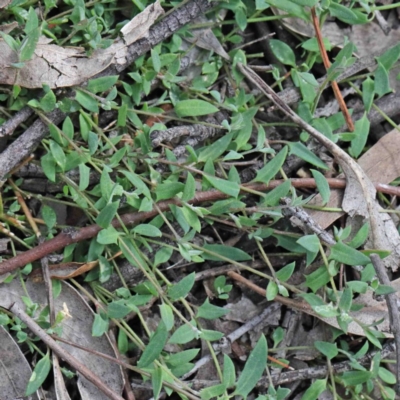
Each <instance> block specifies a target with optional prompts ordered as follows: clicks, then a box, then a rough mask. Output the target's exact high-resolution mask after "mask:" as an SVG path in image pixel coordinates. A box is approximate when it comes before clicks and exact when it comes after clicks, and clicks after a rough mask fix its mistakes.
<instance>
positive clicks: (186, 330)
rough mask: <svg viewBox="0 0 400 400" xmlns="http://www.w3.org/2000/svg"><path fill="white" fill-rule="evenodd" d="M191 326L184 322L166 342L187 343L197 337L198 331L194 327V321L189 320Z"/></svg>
mask: <svg viewBox="0 0 400 400" xmlns="http://www.w3.org/2000/svg"><path fill="white" fill-rule="evenodd" d="M191 325H192V326H189V325H187V324H184V325H182V326H180V327H179V328H178V329H177V330H176V331H175V332H174V333H173V334H172V336H171V338H170V339H169V341H168V343H171V344H185V343H189V342H190V341H191V340H193V339H195V338H198V337H199V334H200V332H199V331H198V329H197V328H196V323H195V321H192V322H191Z"/></svg>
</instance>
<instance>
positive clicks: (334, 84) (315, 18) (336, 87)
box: [311, 7, 354, 132]
mask: <svg viewBox="0 0 400 400" xmlns="http://www.w3.org/2000/svg"><path fill="white" fill-rule="evenodd" d="M311 16H312V21H313V25H314V29H315V36H316V37H317V42H318V47H319V51H320V53H321V57H322V61H323V63H324V66H325V68H326V70H328V69H329V67H330V66H331V62H330V61H329V57H328V53H327V52H326V49H325V45H324V42H323V40H322V33H321V29H320V27H319V20H318V16H317V13H316V12H315V7H312V8H311ZM331 86H332V89H333V93H334V94H335V97H336V100H337V101H338V103H339V107H340V109H341V110H342V113H343V116H344V119H345V120H346V124H347V126H348V128H349V130H350V132H353V131H354V124H353V121H352V119H351V116H350V113H349V110H348V109H347V106H346V103H345V102H344V100H343V96H342V93H340V89H339V85H338V84H337V82H336V81H332V83H331Z"/></svg>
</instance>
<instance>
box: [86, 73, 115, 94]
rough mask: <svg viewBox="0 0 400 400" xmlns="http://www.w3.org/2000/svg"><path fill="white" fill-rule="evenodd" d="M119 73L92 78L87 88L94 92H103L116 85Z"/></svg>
mask: <svg viewBox="0 0 400 400" xmlns="http://www.w3.org/2000/svg"><path fill="white" fill-rule="evenodd" d="M118 78H119V76H118V75H110V76H103V77H101V78H96V79H91V80H90V81H89V82H88V85H87V89H88V90H89V91H90V92H92V93H101V92H105V91H106V90H108V89H110V88H111V87H112V86H114V85H115V84H116V82H117V80H118Z"/></svg>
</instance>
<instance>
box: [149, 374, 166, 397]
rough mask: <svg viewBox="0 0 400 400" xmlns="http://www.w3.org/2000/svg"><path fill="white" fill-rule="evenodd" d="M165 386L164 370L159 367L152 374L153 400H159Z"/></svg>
mask: <svg viewBox="0 0 400 400" xmlns="http://www.w3.org/2000/svg"><path fill="white" fill-rule="evenodd" d="M162 384H163V370H162V368H161V367H157V368H156V369H155V370H153V371H152V373H151V386H152V387H153V399H158V398H159V395H160V392H161V388H162Z"/></svg>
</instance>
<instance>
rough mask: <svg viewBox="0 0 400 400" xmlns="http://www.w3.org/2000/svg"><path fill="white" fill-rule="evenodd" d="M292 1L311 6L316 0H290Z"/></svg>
mask: <svg viewBox="0 0 400 400" xmlns="http://www.w3.org/2000/svg"><path fill="white" fill-rule="evenodd" d="M291 1H292V2H293V3H295V4H298V5H299V6H307V7H313V6H315V5H316V4H317V3H318V0H291Z"/></svg>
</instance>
